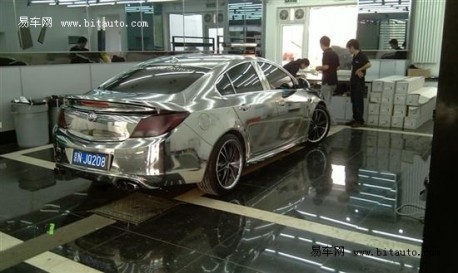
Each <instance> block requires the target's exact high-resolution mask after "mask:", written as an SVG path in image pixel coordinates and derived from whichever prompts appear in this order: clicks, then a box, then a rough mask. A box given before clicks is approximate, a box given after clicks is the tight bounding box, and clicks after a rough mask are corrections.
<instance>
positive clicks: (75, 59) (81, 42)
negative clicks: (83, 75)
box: [70, 37, 92, 64]
mask: <svg viewBox="0 0 458 273" xmlns="http://www.w3.org/2000/svg"><path fill="white" fill-rule="evenodd" d="M86 45H87V39H86V37H80V38H79V39H78V42H77V44H76V45H75V46H74V47H72V48H70V51H79V53H71V54H70V63H72V64H76V63H91V62H92V61H91V59H90V58H89V56H88V55H87V54H84V53H82V52H81V51H89V50H88V49H87V48H86Z"/></svg>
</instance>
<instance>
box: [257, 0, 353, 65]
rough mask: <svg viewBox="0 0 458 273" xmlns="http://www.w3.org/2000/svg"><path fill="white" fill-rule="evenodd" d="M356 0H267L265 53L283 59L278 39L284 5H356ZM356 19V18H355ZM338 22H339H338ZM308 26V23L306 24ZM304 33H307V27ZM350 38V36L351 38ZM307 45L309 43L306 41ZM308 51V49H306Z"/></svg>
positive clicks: (273, 57) (269, 56)
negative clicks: (291, 0)
mask: <svg viewBox="0 0 458 273" xmlns="http://www.w3.org/2000/svg"><path fill="white" fill-rule="evenodd" d="M356 4H357V1H356V0H342V1H335V0H298V1H297V3H291V4H285V1H284V0H266V5H265V23H264V24H265V25H264V30H265V31H264V34H265V54H264V56H265V57H266V58H267V59H270V60H273V61H277V60H280V59H281V56H279V54H281V53H280V51H281V49H280V48H279V46H280V44H279V43H278V41H277V39H279V20H278V16H277V12H278V9H279V8H284V7H290V8H294V7H314V6H329V5H356ZM355 21H356V18H355ZM336 23H338V22H336ZM306 27H307V24H306ZM304 35H307V36H308V34H307V29H305V32H304ZM349 39H350V38H349ZM305 45H307V43H305ZM306 52H307V51H306Z"/></svg>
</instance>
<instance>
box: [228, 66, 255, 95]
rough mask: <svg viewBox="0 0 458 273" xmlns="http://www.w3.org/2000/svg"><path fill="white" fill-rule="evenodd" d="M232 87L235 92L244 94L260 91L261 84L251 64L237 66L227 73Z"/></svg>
mask: <svg viewBox="0 0 458 273" xmlns="http://www.w3.org/2000/svg"><path fill="white" fill-rule="evenodd" d="M227 75H228V76H229V78H230V79H231V81H232V84H233V85H234V88H235V92H237V93H246V92H256V91H262V90H263V88H262V84H261V81H260V80H259V77H258V74H257V73H256V70H254V67H253V66H252V65H251V63H243V64H240V65H237V66H236V67H234V68H232V69H231V70H229V71H228V72H227Z"/></svg>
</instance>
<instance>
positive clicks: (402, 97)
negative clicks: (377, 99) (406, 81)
mask: <svg viewBox="0 0 458 273" xmlns="http://www.w3.org/2000/svg"><path fill="white" fill-rule="evenodd" d="M406 100H407V95H406V94H398V93H394V100H393V103H394V104H396V105H406Z"/></svg>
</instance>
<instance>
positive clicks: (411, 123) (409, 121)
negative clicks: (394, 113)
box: [404, 117, 424, 129]
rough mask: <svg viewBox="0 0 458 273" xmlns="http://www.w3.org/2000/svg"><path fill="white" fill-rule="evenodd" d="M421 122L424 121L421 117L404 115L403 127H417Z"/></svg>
mask: <svg viewBox="0 0 458 273" xmlns="http://www.w3.org/2000/svg"><path fill="white" fill-rule="evenodd" d="M423 123H424V121H423V120H422V119H421V118H411V117H405V118H404V129H417V128H418V127H420V126H421V125H422V124H423Z"/></svg>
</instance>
